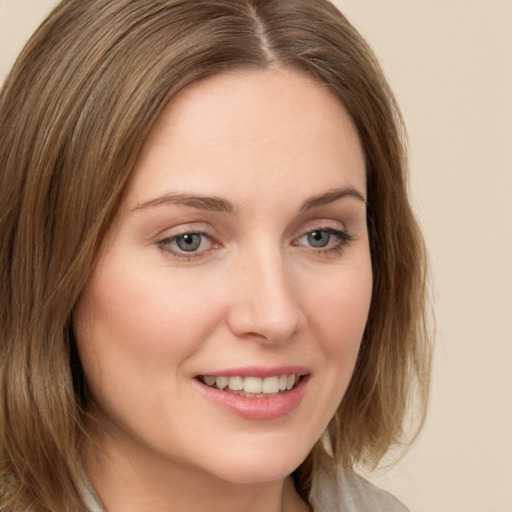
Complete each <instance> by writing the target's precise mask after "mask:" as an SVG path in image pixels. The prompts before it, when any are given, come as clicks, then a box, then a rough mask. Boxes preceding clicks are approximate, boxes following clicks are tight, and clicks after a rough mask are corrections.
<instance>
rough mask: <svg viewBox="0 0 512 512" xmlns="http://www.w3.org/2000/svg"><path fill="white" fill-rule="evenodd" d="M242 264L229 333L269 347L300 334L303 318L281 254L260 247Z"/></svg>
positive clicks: (272, 249) (280, 252)
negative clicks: (251, 338)
mask: <svg viewBox="0 0 512 512" xmlns="http://www.w3.org/2000/svg"><path fill="white" fill-rule="evenodd" d="M243 260H244V261H243V263H242V264H241V265H240V267H239V272H238V286H239V293H238V294H235V296H236V299H235V303H234V304H232V310H231V315H230V317H231V318H230V321H231V328H232V330H233V331H234V332H236V334H238V335H242V336H246V335H256V336H258V337H259V338H262V339H263V338H264V339H265V340H267V342H271V343H277V342H281V341H284V340H286V339H287V338H288V337H290V336H291V335H292V334H293V333H294V332H296V331H298V330H301V329H302V328H303V326H304V322H305V316H304V314H303V312H302V310H301V307H300V302H299V297H298V296H297V293H296V288H295V286H294V285H293V283H292V282H291V275H290V274H291V273H290V268H289V266H287V264H286V261H285V259H284V256H283V253H282V251H281V250H280V249H279V248H278V247H269V245H268V244H267V245H264V244H263V245H260V246H259V247H258V248H257V249H255V250H253V251H251V253H250V255H247V256H246V257H245V258H243Z"/></svg>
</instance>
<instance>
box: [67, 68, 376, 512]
mask: <svg viewBox="0 0 512 512" xmlns="http://www.w3.org/2000/svg"><path fill="white" fill-rule="evenodd" d="M340 190H341V191H344V193H341V194H331V193H332V192H333V191H338V192H339V191H340ZM347 190H348V191H349V192H348V193H347ZM177 194H178V195H180V194H181V195H180V196H179V197H180V198H183V195H184V194H187V195H193V196H208V197H214V198H217V199H219V198H220V199H222V201H223V203H222V205H223V209H224V210H226V211H213V210H211V209H205V204H204V202H203V203H201V202H199V203H198V202H197V201H195V202H190V201H188V200H187V201H185V202H187V204H177V203H176V202H175V200H170V199H169V196H170V195H171V196H174V197H175V196H176V195H177ZM329 194H330V195H329ZM322 195H324V196H325V197H324V200H323V203H325V204H318V203H321V202H322V201H317V202H316V203H314V204H312V203H311V199H312V198H315V197H317V196H322ZM358 196H359V197H358ZM365 197H366V177H365V166H364V157H363V152H362V149H361V145H360V141H359V138H358V136H357V133H356V130H355V128H354V125H353V123H352V121H351V119H350V117H349V116H348V114H347V113H346V111H345V109H344V108H343V107H342V105H341V104H340V102H339V101H338V100H337V99H336V98H335V96H334V95H333V94H332V93H331V92H330V91H329V90H328V89H327V88H326V87H323V86H321V85H320V84H318V83H317V82H315V81H313V80H312V79H311V78H309V77H308V76H306V75H305V74H302V73H301V72H299V71H296V70H293V69H283V68H278V69H267V70H251V71H237V72H231V73H224V74H220V75H217V76H214V77H211V78H208V79H206V80H204V81H201V82H198V83H195V84H192V85H190V86H188V87H187V88H185V89H184V90H183V91H182V92H180V94H179V95H177V96H176V97H175V98H174V99H173V100H172V101H171V103H170V104H169V105H168V106H167V107H166V109H165V110H164V112H163V113H162V115H161V116H160V118H159V120H158V121H157V123H156V125H155V126H154V128H153V130H152V132H151V134H150V136H149V138H148V140H147V141H146V143H145V145H144V147H143V150H142V152H141V154H140V156H139V159H138V162H137V165H136V167H135V169H134V172H133V174H132V176H131V179H130V181H129V184H128V187H127V189H126V193H125V195H124V197H123V200H122V204H121V205H120V208H119V211H118V213H117V216H116V219H115V220H114V222H113V224H112V227H111V229H110V231H109V233H108V234H107V236H106V238H105V240H104V243H103V246H102V249H101V251H100V253H99V255H98V258H97V262H96V265H95V268H94V271H93V272H92V275H91V276H90V278H89V281H88V283H87V286H86V288H85V290H84V292H83V295H82V297H81V300H80V302H79V303H78V305H77V307H76V310H75V315H74V327H75V333H76V337H77V345H78V350H79V354H80V358H81V361H82V365H83V368H84V372H85V375H86V379H87V381H88V384H89V386H90V389H91V392H92V395H93V397H94V404H95V405H94V408H93V410H92V411H91V413H92V415H93V417H95V419H96V422H95V423H94V425H91V429H90V433H91V440H92V441H93V442H90V443H86V445H85V448H84V466H85V469H86V472H87V474H88V476H89V478H90V480H91V481H92V483H93V485H94V487H95V489H96V490H97V492H98V494H99V496H100V497H101V499H102V501H103V502H104V504H105V506H106V508H107V509H108V510H109V512H116V511H123V512H130V511H138V512H141V511H156V510H158V511H159V512H161V511H183V510H186V511H187V512H195V511H204V510H205V504H207V507H208V508H207V509H208V510H209V511H233V512H235V511H244V512H263V511H264V512H277V511H281V510H285V511H300V510H309V509H308V507H307V505H306V504H305V503H304V502H302V501H301V500H300V498H299V497H298V495H297V494H296V493H295V491H294V489H293V486H292V485H291V484H290V480H289V479H287V475H289V474H290V473H291V472H292V471H293V470H294V469H295V468H296V467H297V466H299V464H300V463H301V462H302V461H303V460H304V458H305V457H306V456H307V454H308V453H309V451H310V450H311V448H312V446H313V445H314V444H315V442H316V441H317V440H318V439H319V437H320V436H321V435H322V433H323V431H324V429H325V427H326V426H327V424H328V422H329V420H330V419H331V418H332V416H333V415H334V413H335V411H336V409H337V407H338V405H339V403H340V401H341V399H342V397H343V395H344V393H345V391H346V389H347V386H348V383H349V381H350V378H351V375H352V372H353V369H354V365H355V362H356V358H357V354H358V350H359V346H360V341H361V337H362V334H363V330H364V326H365V323H366V319H367V314H368V308H369V304H370V298H371V285H372V271H371V263H370V252H369V244H368V233H367V228H366V204H365ZM181 202H183V201H181ZM226 202H229V205H230V207H229V208H226V204H225V203H226ZM308 202H309V205H308ZM210 203H211V202H210ZM210 203H208V205H209V208H211V204H210ZM304 205H306V206H309V207H307V208H304ZM227 210H230V211H227ZM325 230H331V231H334V230H337V231H341V232H343V233H348V236H349V237H350V238H351V240H350V241H348V242H347V241H346V240H344V239H343V238H342V237H340V236H338V235H336V234H332V233H331V234H329V232H326V231H325ZM315 231H316V232H320V233H321V234H322V236H323V237H324V238H323V240H324V241H325V240H327V243H326V246H325V247H318V246H316V245H313V244H312V241H313V242H314V243H316V242H315V240H314V238H312V237H311V236H308V234H309V233H311V232H315ZM184 233H189V234H193V233H205V235H202V236H201V237H200V241H201V245H200V246H199V248H198V249H197V250H194V251H188V252H184V251H183V250H181V249H180V245H179V244H178V242H180V243H181V242H183V238H176V237H178V236H182V235H183V234H184ZM322 243H323V242H322ZM249 365H250V366H258V367H269V366H270V367H275V366H282V365H300V366H302V367H306V368H307V369H308V372H309V380H308V382H307V386H306V390H305V395H304V397H303V399H302V401H301V402H300V404H299V405H298V407H296V408H295V409H294V410H292V411H291V412H289V413H287V414H285V415H284V416H281V417H278V418H274V419H268V420H253V419H247V418H243V417H240V416H239V415H237V414H235V413H233V412H231V411H228V410H226V409H225V408H223V407H219V405H217V404H215V403H213V402H212V401H211V400H209V399H208V398H207V397H206V396H205V395H204V394H203V393H202V392H200V390H199V387H200V385H199V386H198V381H197V379H196V377H197V376H198V375H203V374H205V373H214V374H215V373H216V372H217V371H220V370H222V369H227V368H238V367H241V366H249ZM220 374H221V373H220Z"/></svg>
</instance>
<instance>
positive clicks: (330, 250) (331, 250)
mask: <svg viewBox="0 0 512 512" xmlns="http://www.w3.org/2000/svg"><path fill="white" fill-rule="evenodd" d="M313 233H327V234H328V235H329V241H328V244H329V243H330V242H331V237H332V236H334V237H336V238H337V239H338V241H337V242H336V244H335V245H334V246H332V247H327V248H324V247H316V248H315V247H314V246H310V248H311V249H313V251H314V253H315V254H319V255H330V254H336V253H341V252H342V251H343V250H344V249H345V247H346V246H347V245H349V244H350V242H352V241H353V240H354V238H353V236H352V235H350V234H349V233H348V232H347V231H342V230H339V229H334V228H327V227H325V228H316V229H312V230H310V231H307V232H306V233H304V234H303V235H301V236H300V237H298V238H297V239H296V240H297V242H294V243H293V244H292V245H294V246H298V245H301V244H300V243H298V241H299V240H301V239H302V238H304V237H307V236H310V235H312V234H313ZM193 235H199V236H201V237H206V238H207V239H209V240H210V243H211V247H210V248H208V249H205V250H203V251H199V252H198V251H190V252H188V253H187V251H183V250H181V251H180V249H179V248H178V249H175V248H173V244H174V243H175V242H176V241H177V240H179V239H180V238H183V237H186V236H193ZM202 243H203V241H201V245H202ZM157 246H158V247H159V248H160V250H162V251H163V252H165V253H166V254H168V255H170V256H171V257H173V258H176V259H180V260H185V261H191V260H192V259H194V258H199V257H201V256H202V255H203V253H204V252H205V251H208V250H209V249H211V248H212V247H213V248H218V247H220V246H221V244H219V243H216V242H214V241H213V240H212V236H211V235H210V234H208V233H204V232H202V231H193V230H190V231H186V232H183V233H179V234H176V235H173V236H171V237H168V238H164V239H163V240H160V241H158V242H157Z"/></svg>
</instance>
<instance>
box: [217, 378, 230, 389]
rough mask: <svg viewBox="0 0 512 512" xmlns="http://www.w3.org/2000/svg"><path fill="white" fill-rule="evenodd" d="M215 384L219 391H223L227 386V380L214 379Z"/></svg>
mask: <svg viewBox="0 0 512 512" xmlns="http://www.w3.org/2000/svg"><path fill="white" fill-rule="evenodd" d="M215 384H217V387H218V388H219V389H224V388H225V387H226V386H227V385H228V378H227V377H217V378H216V379H215Z"/></svg>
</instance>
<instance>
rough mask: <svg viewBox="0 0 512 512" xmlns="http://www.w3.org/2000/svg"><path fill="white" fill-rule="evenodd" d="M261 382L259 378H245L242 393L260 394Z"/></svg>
mask: <svg viewBox="0 0 512 512" xmlns="http://www.w3.org/2000/svg"><path fill="white" fill-rule="evenodd" d="M262 387H263V380H262V379H261V378H260V377H245V379H244V391H245V392H246V393H261V388H262Z"/></svg>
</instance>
